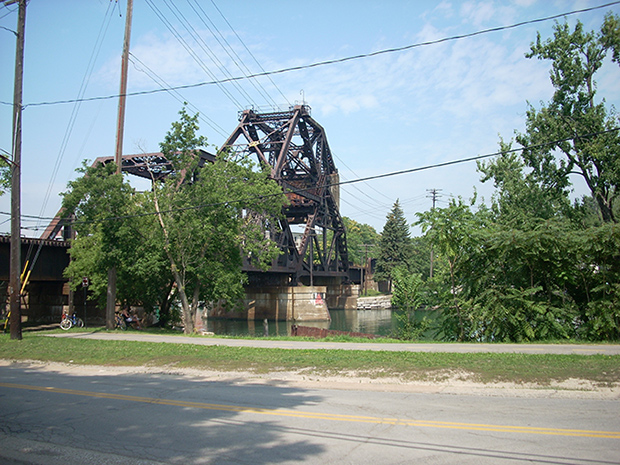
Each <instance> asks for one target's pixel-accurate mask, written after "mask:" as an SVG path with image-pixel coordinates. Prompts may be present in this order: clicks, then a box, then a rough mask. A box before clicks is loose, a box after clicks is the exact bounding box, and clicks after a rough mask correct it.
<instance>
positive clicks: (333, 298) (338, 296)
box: [327, 284, 360, 310]
mask: <svg viewBox="0 0 620 465" xmlns="http://www.w3.org/2000/svg"><path fill="white" fill-rule="evenodd" d="M359 293H360V286H359V285H358V284H340V285H337V286H328V287H327V307H328V308H344V309H345V310H352V309H356V308H357V298H358V296H359Z"/></svg>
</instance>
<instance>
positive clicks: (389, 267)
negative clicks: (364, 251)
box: [375, 200, 412, 291]
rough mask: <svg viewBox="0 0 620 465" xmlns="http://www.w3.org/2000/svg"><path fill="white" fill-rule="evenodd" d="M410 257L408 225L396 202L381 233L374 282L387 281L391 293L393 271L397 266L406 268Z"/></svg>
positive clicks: (410, 246) (410, 247)
mask: <svg viewBox="0 0 620 465" xmlns="http://www.w3.org/2000/svg"><path fill="white" fill-rule="evenodd" d="M411 255H412V245H411V236H410V233H409V225H408V224H407V220H406V219H405V214H404V213H403V210H402V208H401V207H400V204H399V202H398V200H396V202H395V203H394V205H393V207H392V210H391V211H390V213H389V214H388V215H387V218H386V222H385V225H384V226H383V231H382V232H381V239H380V240H379V253H378V257H377V272H376V273H375V280H385V281H388V283H389V289H390V291H391V288H392V279H393V272H394V269H395V268H397V267H399V266H404V267H406V268H408V267H409V260H410V259H411Z"/></svg>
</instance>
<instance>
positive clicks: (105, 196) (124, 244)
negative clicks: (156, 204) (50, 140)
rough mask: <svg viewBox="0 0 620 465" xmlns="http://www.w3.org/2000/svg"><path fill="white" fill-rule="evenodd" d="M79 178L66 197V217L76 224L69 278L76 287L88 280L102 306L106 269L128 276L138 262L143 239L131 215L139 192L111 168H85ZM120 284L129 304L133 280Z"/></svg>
mask: <svg viewBox="0 0 620 465" xmlns="http://www.w3.org/2000/svg"><path fill="white" fill-rule="evenodd" d="M78 172H80V173H82V176H81V177H79V178H78V179H76V180H74V181H71V182H69V184H68V190H67V191H66V192H65V193H64V194H62V196H63V202H62V208H63V212H64V213H63V214H64V216H65V217H72V218H73V219H74V223H73V227H74V229H75V231H76V238H75V239H74V240H73V241H72V244H71V249H70V250H69V254H70V255H71V263H70V264H69V266H68V268H67V269H66V270H65V275H66V276H67V277H69V278H70V280H71V283H72V284H73V286H75V287H77V286H79V284H80V283H81V279H82V277H83V276H88V277H89V279H90V283H91V285H90V288H89V290H90V291H91V294H92V296H93V298H95V299H96V300H97V301H99V303H100V304H103V303H105V299H106V289H107V273H108V269H109V268H110V267H117V269H118V270H126V269H127V267H128V266H129V264H131V263H133V261H134V260H135V258H136V251H137V246H136V245H137V244H139V236H138V232H137V229H136V228H135V225H134V223H133V222H132V220H131V214H132V213H135V209H134V201H133V196H134V194H135V192H134V189H133V188H132V187H131V186H130V185H129V184H128V183H126V182H124V181H123V178H122V175H120V174H116V166H115V165H114V164H113V163H110V164H107V165H103V164H98V165H96V166H87V164H86V163H84V164H83V166H82V168H80V169H78ZM121 273H123V272H121ZM125 275H126V274H123V276H125ZM117 284H118V288H119V291H120V292H121V295H124V296H125V298H128V296H129V295H130V291H129V287H130V286H131V283H130V282H129V280H128V279H120V280H119V281H118V283H117Z"/></svg>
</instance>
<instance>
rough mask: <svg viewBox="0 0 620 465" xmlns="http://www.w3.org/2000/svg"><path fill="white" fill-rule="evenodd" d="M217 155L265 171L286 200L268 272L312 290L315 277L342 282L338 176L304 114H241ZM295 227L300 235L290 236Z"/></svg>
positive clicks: (295, 110)
mask: <svg viewBox="0 0 620 465" xmlns="http://www.w3.org/2000/svg"><path fill="white" fill-rule="evenodd" d="M221 150H222V151H224V150H227V151H229V153H230V154H231V155H232V157H233V160H234V159H235V158H237V159H240V158H242V157H248V156H250V157H253V158H256V159H257V160H258V161H259V162H260V163H261V164H262V165H266V166H269V167H270V169H271V178H272V179H274V180H275V181H276V182H278V184H280V186H282V189H283V190H284V192H285V194H286V196H287V198H288V200H289V205H288V206H286V207H284V219H283V220H282V221H281V222H280V230H279V231H272V234H273V236H272V237H273V239H274V240H276V242H277V243H278V245H279V247H280V250H281V251H282V254H281V255H280V257H279V258H278V260H277V262H276V263H274V264H273V267H272V269H271V271H272V272H279V273H287V274H289V276H290V278H291V279H290V281H291V284H297V283H298V282H299V281H300V280H301V279H303V280H304V281H307V280H309V281H310V284H312V280H313V279H314V278H315V277H343V278H346V276H347V275H348V268H349V258H348V251H347V241H346V233H345V228H344V224H343V221H342V218H341V216H340V211H339V200H340V199H339V192H340V189H339V176H338V170H337V169H336V166H335V165H334V160H333V158H332V154H331V151H330V149H329V145H328V143H327V137H326V135H325V131H324V130H323V128H322V127H321V125H320V124H318V123H317V122H316V121H315V120H314V119H312V117H311V116H310V108H309V107H308V106H307V105H296V106H294V107H292V108H291V109H290V110H289V111H280V112H272V113H258V112H255V111H254V110H245V111H243V112H241V113H240V115H239V125H238V126H237V128H236V129H235V130H234V131H233V133H232V134H231V135H230V137H229V138H228V140H226V142H225V143H224V144H223V146H222V149H221ZM292 227H293V228H292ZM295 227H297V228H299V229H301V230H300V231H296V232H294V231H293V229H295ZM311 257H313V259H311Z"/></svg>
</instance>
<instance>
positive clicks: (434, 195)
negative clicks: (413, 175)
mask: <svg viewBox="0 0 620 465" xmlns="http://www.w3.org/2000/svg"><path fill="white" fill-rule="evenodd" d="M426 190H427V191H428V192H430V196H429V195H427V197H430V198H432V199H433V210H434V209H435V203H436V202H437V197H439V196H440V195H441V194H440V193H439V191H441V189H426ZM434 261H435V257H434V253H433V244H431V267H430V272H429V276H430V277H431V278H432V277H433V266H434Z"/></svg>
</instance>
